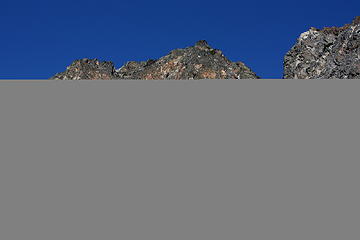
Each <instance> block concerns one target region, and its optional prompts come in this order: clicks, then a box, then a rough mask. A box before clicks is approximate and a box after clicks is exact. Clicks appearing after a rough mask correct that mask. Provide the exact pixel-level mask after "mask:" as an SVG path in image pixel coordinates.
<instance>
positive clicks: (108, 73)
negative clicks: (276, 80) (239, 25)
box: [51, 40, 259, 80]
mask: <svg viewBox="0 0 360 240" xmlns="http://www.w3.org/2000/svg"><path fill="white" fill-rule="evenodd" d="M258 78H259V77H258V76H257V75H256V74H255V73H254V72H253V71H251V69H250V68H248V67H247V66H246V65H245V64H244V63H242V62H231V61H230V60H228V59H227V58H226V57H225V56H224V54H223V53H222V52H221V51H220V50H218V49H213V48H212V47H210V46H209V44H208V43H207V42H206V41H205V40H201V41H198V42H197V43H196V44H195V45H194V46H192V47H187V48H183V49H175V50H173V51H171V52H170V53H169V54H168V55H166V56H164V57H161V58H160V59H158V60H153V59H150V60H147V61H142V62H135V61H130V62H127V63H126V64H125V65H124V66H122V67H121V68H119V69H117V70H115V69H114V66H113V64H112V63H111V62H99V61H98V60H97V59H93V60H89V59H85V60H77V61H75V62H74V63H73V64H71V65H70V66H69V67H68V68H67V70H66V71H65V72H62V73H59V74H57V75H55V76H54V77H52V78H51V79H64V80H65V79H145V80H150V79H175V80H179V79H258Z"/></svg>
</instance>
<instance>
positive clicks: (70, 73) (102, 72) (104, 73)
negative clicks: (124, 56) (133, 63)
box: [50, 58, 115, 80]
mask: <svg viewBox="0 0 360 240" xmlns="http://www.w3.org/2000/svg"><path fill="white" fill-rule="evenodd" d="M114 77H115V67H114V64H113V63H112V62H108V61H99V60H98V59H87V58H84V59H80V60H76V61H74V62H73V63H72V64H71V65H70V66H68V67H67V68H66V71H64V72H62V73H58V74H56V75H55V76H53V77H52V78H50V79H57V80H80V79H104V80H110V79H114Z"/></svg>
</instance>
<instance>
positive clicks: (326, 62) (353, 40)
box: [283, 17, 360, 79]
mask: <svg viewBox="0 0 360 240" xmlns="http://www.w3.org/2000/svg"><path fill="white" fill-rule="evenodd" d="M283 78H294V79H320V78H321V79H359V78H360V17H356V18H355V19H354V20H353V22H352V23H351V24H346V25H345V26H343V27H326V28H324V29H321V30H320V29H317V28H310V30H309V31H307V32H304V33H302V34H301V35H300V37H299V38H298V40H297V43H296V44H295V45H294V46H293V47H292V48H291V50H290V51H289V52H288V53H287V54H286V56H285V58H284V76H283Z"/></svg>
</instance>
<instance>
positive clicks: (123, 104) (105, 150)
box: [0, 80, 360, 240]
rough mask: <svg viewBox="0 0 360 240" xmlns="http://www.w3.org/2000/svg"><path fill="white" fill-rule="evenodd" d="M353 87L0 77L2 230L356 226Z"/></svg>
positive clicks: (321, 232)
mask: <svg viewBox="0 0 360 240" xmlns="http://www.w3.org/2000/svg"><path fill="white" fill-rule="evenodd" d="M359 89H360V81H359V80H200V81H170V80H167V81H156V80H153V81H131V80H130V81H125V80H122V81H0V159H1V160H0V239H4V240H23V239H24V240H32V239H34V240H53V239H61V240H65V239H66V240H67V239H69V240H70V239H71V240H80V239H86V240H92V239H94V240H100V239H101V240H107V239H117V240H118V239H121V240H122V239H124V240H152V239H154V240H178V239H179V240H180V239H181V240H186V239H189V240H200V239H206V240H212V239H214V240H220V239H221V240H228V239H229V240H230V239H231V240H233V239H236V240H238V239H244V240H270V239H274V240H293V239H299V240H300V239H301V240H304V239H309V240H310V239H311V240H320V239H326V240H332V239H334V240H335V239H336V240H339V239H341V240H347V239H359V236H360V233H359V226H360V219H359V218H360V207H359V200H360V199H359V186H360V185H359V183H360V175H359V169H360V168H359V167H360V164H359V156H360V155H359V152H360V148H359V143H360V127H359V122H360V121H359V119H360V118H359V108H360V94H359Z"/></svg>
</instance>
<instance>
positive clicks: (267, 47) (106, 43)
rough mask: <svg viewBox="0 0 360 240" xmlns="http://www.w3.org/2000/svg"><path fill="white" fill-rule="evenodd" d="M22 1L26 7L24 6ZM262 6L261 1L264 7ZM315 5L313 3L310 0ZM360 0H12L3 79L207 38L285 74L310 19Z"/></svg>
mask: <svg viewBox="0 0 360 240" xmlns="http://www.w3.org/2000/svg"><path fill="white" fill-rule="evenodd" d="M19 6H20V7H19ZM259 6H261V7H259ZM309 6H311V8H309ZM357 7H360V3H358V2H355V1H348V7H343V8H339V7H338V4H335V1H330V2H329V1H326V2H325V1H319V2H312V1H311V2H310V1H308V0H306V1H302V2H301V5H299V3H288V2H286V1H275V2H271V3H269V2H262V1H257V2H247V3H238V2H235V1H222V2H221V3H219V4H216V5H211V4H208V3H206V2H205V1H198V2H191V1H188V0H186V1H182V2H171V3H168V2H165V1H153V2H151V3H150V2H143V1H131V2H122V3H116V2H114V1H103V2H101V4H97V3H96V2H95V1H86V4H85V1H76V2H73V3H70V1H68V0H66V1H62V2H61V3H49V2H44V1H35V2H31V3H29V2H25V1H18V2H10V1H6V2H5V7H4V9H3V10H2V12H3V13H2V14H1V15H0V22H1V25H2V29H3V31H4V32H5V33H6V35H5V36H6V37H5V38H1V40H0V46H1V52H2V54H3V57H2V58H1V60H0V64H1V65H0V66H2V67H1V71H0V79H47V78H49V77H51V76H52V75H54V74H56V73H58V72H62V71H64V70H65V68H66V66H68V65H70V64H71V63H72V62H73V61H74V60H76V59H82V58H90V59H91V58H97V59H99V60H101V61H112V62H113V63H114V64H115V67H116V68H120V67H121V66H122V65H124V64H125V63H126V62H127V61H146V60H148V59H158V58H160V57H162V56H164V55H166V54H168V53H169V52H170V51H171V50H174V49H177V48H185V47H189V46H192V45H193V44H194V43H195V42H196V41H198V40H201V39H204V40H206V41H207V42H208V43H209V44H210V45H211V46H212V47H213V48H216V49H220V50H221V51H222V52H223V53H224V55H225V56H226V57H227V58H229V59H230V60H231V61H242V62H244V63H245V64H246V65H247V66H249V67H250V68H251V69H252V70H253V71H254V72H256V73H257V74H258V75H259V76H260V77H261V78H281V77H282V72H283V69H282V67H283V66H282V65H283V57H284V56H285V54H286V52H287V51H289V50H290V49H291V47H292V46H293V45H294V44H295V42H296V39H297V38H298V37H299V36H300V34H301V33H303V32H305V31H307V30H308V29H309V28H310V27H316V28H323V27H330V26H343V25H345V24H347V23H350V22H351V21H352V20H353V19H354V17H355V16H357V15H359V14H358V13H356V9H357Z"/></svg>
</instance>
